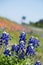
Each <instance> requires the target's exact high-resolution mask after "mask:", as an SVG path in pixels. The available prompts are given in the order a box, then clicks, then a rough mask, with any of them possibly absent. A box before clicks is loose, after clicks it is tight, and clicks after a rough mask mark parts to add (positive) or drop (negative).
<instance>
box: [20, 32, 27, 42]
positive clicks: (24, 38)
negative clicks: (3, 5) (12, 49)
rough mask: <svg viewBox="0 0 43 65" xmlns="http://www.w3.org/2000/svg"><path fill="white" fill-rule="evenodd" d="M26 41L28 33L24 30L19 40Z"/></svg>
mask: <svg viewBox="0 0 43 65" xmlns="http://www.w3.org/2000/svg"><path fill="white" fill-rule="evenodd" d="M22 40H23V41H24V42H26V33H25V32H22V33H21V34H20V40H19V42H20V41H22Z"/></svg>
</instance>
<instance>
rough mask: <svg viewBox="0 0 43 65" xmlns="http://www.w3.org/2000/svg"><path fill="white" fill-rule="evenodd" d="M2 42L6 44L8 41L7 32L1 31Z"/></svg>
mask: <svg viewBox="0 0 43 65" xmlns="http://www.w3.org/2000/svg"><path fill="white" fill-rule="evenodd" d="M1 39H2V42H3V43H5V45H6V46H7V45H8V41H9V40H10V35H9V33H6V32H3V33H2V36H1Z"/></svg>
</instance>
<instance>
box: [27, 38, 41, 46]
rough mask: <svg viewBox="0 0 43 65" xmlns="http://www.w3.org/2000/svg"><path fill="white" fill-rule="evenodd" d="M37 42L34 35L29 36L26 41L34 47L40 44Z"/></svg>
mask: <svg viewBox="0 0 43 65" xmlns="http://www.w3.org/2000/svg"><path fill="white" fill-rule="evenodd" d="M39 43H40V41H39V40H38V39H37V38H35V37H31V38H30V39H29V42H28V44H32V45H33V46H34V47H38V46H39V45H40V44H39Z"/></svg>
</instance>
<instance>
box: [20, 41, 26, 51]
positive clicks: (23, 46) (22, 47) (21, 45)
mask: <svg viewBox="0 0 43 65" xmlns="http://www.w3.org/2000/svg"><path fill="white" fill-rule="evenodd" d="M24 43H25V42H24V41H21V42H20V44H19V47H20V49H21V50H23V49H24V48H25V45H24Z"/></svg>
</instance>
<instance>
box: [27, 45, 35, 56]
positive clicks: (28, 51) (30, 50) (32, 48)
mask: <svg viewBox="0 0 43 65" xmlns="http://www.w3.org/2000/svg"><path fill="white" fill-rule="evenodd" d="M27 54H29V55H30V56H33V55H35V49H34V47H33V46H28V47H27V49H26V55H27Z"/></svg>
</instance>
